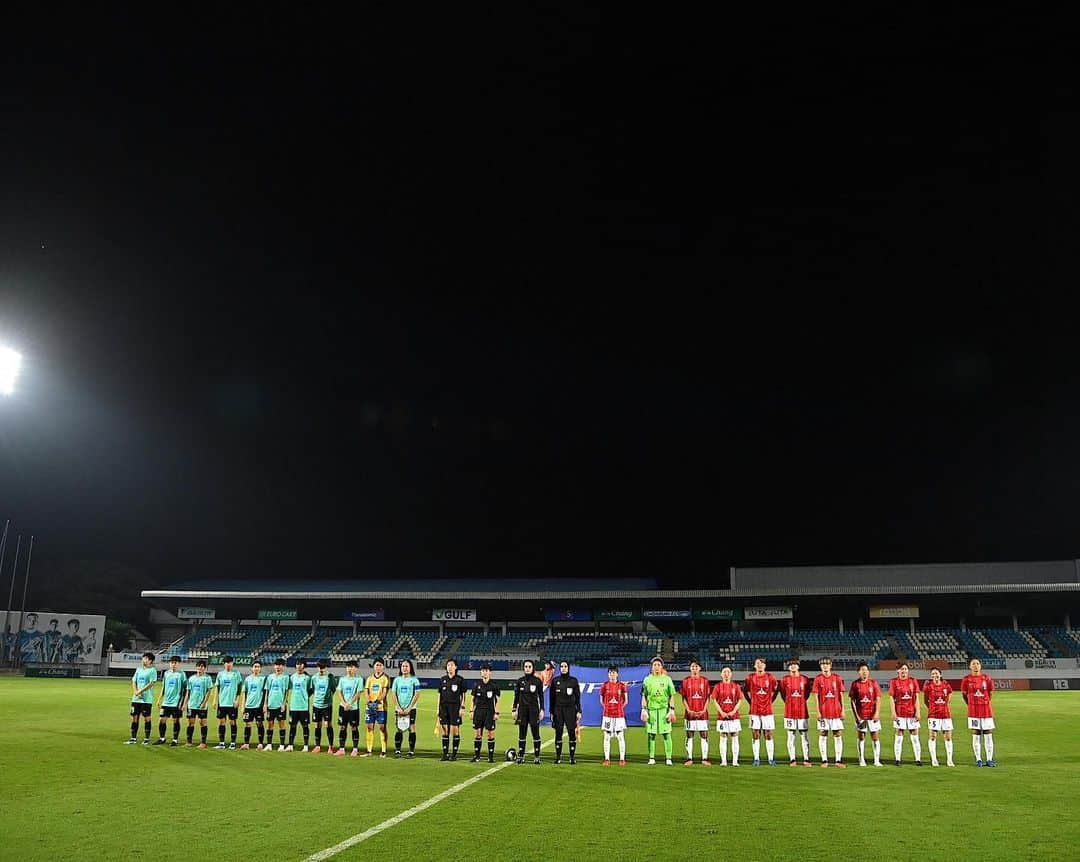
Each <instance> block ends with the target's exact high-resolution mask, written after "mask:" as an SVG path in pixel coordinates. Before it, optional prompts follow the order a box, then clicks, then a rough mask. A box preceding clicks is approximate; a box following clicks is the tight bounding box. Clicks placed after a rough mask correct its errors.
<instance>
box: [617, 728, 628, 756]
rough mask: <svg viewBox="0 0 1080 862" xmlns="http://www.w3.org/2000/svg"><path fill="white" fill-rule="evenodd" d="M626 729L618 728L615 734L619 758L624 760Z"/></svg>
mask: <svg viewBox="0 0 1080 862" xmlns="http://www.w3.org/2000/svg"><path fill="white" fill-rule="evenodd" d="M625 733H626V731H623V730H619V731H616V732H615V735H616V736H617V737H618V738H619V760H626V736H625Z"/></svg>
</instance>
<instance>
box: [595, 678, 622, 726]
mask: <svg viewBox="0 0 1080 862" xmlns="http://www.w3.org/2000/svg"><path fill="white" fill-rule="evenodd" d="M626 696H627V695H626V683H625V682H611V681H608V682H605V683H604V684H603V685H602V686H600V702H601V703H602V704H604V715H605V716H606V717H607V718H624V717H625V713H624V711H623V710H624V703H625V701H626Z"/></svg>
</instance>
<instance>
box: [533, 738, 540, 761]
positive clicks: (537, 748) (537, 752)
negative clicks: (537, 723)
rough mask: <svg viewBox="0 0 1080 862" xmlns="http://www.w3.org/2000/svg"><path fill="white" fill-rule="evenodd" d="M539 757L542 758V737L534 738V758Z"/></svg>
mask: <svg viewBox="0 0 1080 862" xmlns="http://www.w3.org/2000/svg"><path fill="white" fill-rule="evenodd" d="M539 756H540V737H539V736H534V737H533V757H539Z"/></svg>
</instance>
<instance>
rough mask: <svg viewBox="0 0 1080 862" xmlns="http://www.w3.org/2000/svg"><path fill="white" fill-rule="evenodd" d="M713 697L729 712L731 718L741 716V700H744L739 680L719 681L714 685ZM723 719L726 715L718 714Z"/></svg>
mask: <svg viewBox="0 0 1080 862" xmlns="http://www.w3.org/2000/svg"><path fill="white" fill-rule="evenodd" d="M712 699H713V700H715V701H716V702H717V704H719V706H720V708H721V709H722V710H724V712H729V713H731V715H729V716H728V718H729V719H733V718H738V717H739V702H740V701H741V700H742V689H741V688H739V684H738V683H737V682H734V681H732V682H718V683H717V684H716V685H714V686H713V690H712ZM717 717H718V718H721V719H723V718H724V716H722V715H721V716H717Z"/></svg>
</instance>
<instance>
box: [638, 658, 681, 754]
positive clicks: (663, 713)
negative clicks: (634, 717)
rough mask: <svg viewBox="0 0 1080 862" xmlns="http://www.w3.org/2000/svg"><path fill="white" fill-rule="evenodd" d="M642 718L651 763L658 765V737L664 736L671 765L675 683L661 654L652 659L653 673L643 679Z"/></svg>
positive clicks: (665, 747) (666, 752)
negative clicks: (667, 671) (665, 666)
mask: <svg viewBox="0 0 1080 862" xmlns="http://www.w3.org/2000/svg"><path fill="white" fill-rule="evenodd" d="M641 720H642V721H643V722H645V730H646V732H647V733H648V734H649V765H650V766H655V765H656V737H657V734H659V735H660V736H663V737H664V754H665V755H666V758H667V765H668V766H671V725H672V722H674V721H675V684H674V683H673V682H672V681H671V677H670V676H668V675H667V674H666V673H665V672H664V661H663V659H661V658H660V657H659V656H657V657H656V658H654V659H653V660H652V673H650V674H649V675H648V676H647V677H645V679H643V680H642V681H641Z"/></svg>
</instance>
